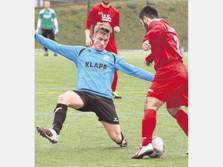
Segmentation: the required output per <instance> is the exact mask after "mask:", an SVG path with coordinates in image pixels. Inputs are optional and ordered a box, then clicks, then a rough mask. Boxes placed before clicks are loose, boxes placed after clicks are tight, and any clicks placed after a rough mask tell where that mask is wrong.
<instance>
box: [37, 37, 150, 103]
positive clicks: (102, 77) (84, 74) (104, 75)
mask: <svg viewBox="0 0 223 167" xmlns="http://www.w3.org/2000/svg"><path fill="white" fill-rule="evenodd" d="M35 39H36V40H37V41H38V42H39V43H40V44H41V45H43V46H44V47H46V48H48V49H50V50H52V51H53V52H55V53H58V54H60V55H62V56H64V57H66V58H67V59H69V60H71V61H72V62H74V63H75V65H76V67H77V83H76V87H77V90H78V91H86V92H90V93H93V94H96V95H99V96H103V97H106V98H110V99H112V91H111V84H112V81H113V77H114V72H115V70H120V71H122V72H124V73H126V74H129V75H132V76H134V77H137V78H140V79H144V80H147V81H152V80H153V78H154V75H153V74H152V73H149V72H147V71H145V70H143V69H141V68H138V67H135V66H133V65H130V64H128V63H126V62H125V61H124V60H123V59H122V58H120V57H119V56H117V55H115V54H114V53H111V52H108V51H105V50H104V51H97V50H96V49H95V48H87V47H84V46H77V45H75V46H70V45H62V44H59V43H57V42H55V41H52V40H50V39H47V38H45V37H43V36H41V35H38V34H36V35H35Z"/></svg>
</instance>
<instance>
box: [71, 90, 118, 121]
mask: <svg viewBox="0 0 223 167" xmlns="http://www.w3.org/2000/svg"><path fill="white" fill-rule="evenodd" d="M74 92H75V93H77V94H78V95H79V96H80V97H81V99H82V100H83V102H84V106H83V107H82V108H79V109H77V110H79V111H87V112H94V113H95V114H96V115H97V116H98V120H99V121H104V122H107V123H111V124H119V119H118V115H117V113H116V110H115V105H114V103H113V100H111V99H108V98H105V97H102V96H98V95H95V94H92V93H89V92H84V91H76V90H74Z"/></svg>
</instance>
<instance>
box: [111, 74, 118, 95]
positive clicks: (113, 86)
mask: <svg viewBox="0 0 223 167" xmlns="http://www.w3.org/2000/svg"><path fill="white" fill-rule="evenodd" d="M117 82H118V73H117V71H115V73H114V79H113V82H112V92H115V91H116V87H117Z"/></svg>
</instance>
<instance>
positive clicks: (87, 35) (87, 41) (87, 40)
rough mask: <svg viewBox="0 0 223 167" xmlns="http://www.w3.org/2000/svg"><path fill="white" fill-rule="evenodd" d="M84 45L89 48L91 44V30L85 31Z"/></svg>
mask: <svg viewBox="0 0 223 167" xmlns="http://www.w3.org/2000/svg"><path fill="white" fill-rule="evenodd" d="M84 32H85V45H86V46H91V45H92V44H93V41H92V39H91V35H90V34H91V30H90V29H85V31H84Z"/></svg>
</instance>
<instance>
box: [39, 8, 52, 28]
mask: <svg viewBox="0 0 223 167" xmlns="http://www.w3.org/2000/svg"><path fill="white" fill-rule="evenodd" d="M55 18H56V13H55V11H54V10H53V9H48V10H46V9H42V10H41V11H40V12H39V19H40V20H41V28H42V29H47V30H52V29H54V28H55V25H54V19H55Z"/></svg>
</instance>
